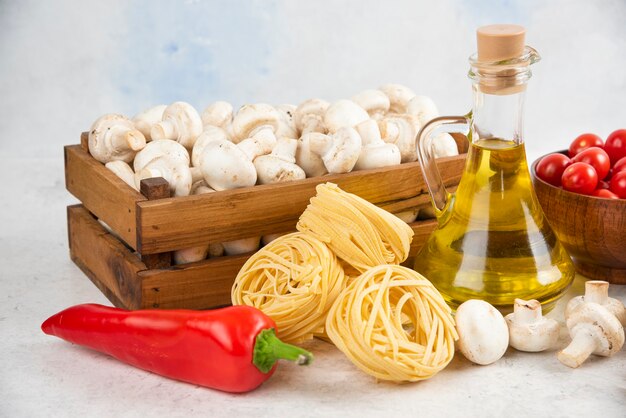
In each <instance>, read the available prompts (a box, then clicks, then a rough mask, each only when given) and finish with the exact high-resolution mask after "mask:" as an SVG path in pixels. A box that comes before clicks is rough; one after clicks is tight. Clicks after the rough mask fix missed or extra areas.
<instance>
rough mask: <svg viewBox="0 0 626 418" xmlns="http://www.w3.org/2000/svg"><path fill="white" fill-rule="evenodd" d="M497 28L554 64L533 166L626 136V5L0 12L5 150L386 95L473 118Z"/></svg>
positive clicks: (541, 102) (53, 152) (51, 5)
mask: <svg viewBox="0 0 626 418" xmlns="http://www.w3.org/2000/svg"><path fill="white" fill-rule="evenodd" d="M494 22H514V23H520V24H523V25H525V26H526V27H527V29H528V36H527V43H528V44H529V45H532V46H534V47H535V48H536V49H537V50H539V52H540V53H541V54H542V56H543V58H544V59H543V61H542V62H541V63H539V64H538V65H536V66H535V67H534V69H533V70H534V74H535V77H534V78H533V80H531V84H530V88H529V93H528V100H527V103H528V108H527V123H526V128H527V129H526V143H527V148H528V151H529V155H530V157H531V158H534V157H536V156H538V155H539V154H541V153H545V152H549V151H551V150H554V149H557V148H565V147H566V146H567V144H568V143H569V141H570V140H571V139H572V138H573V137H575V136H576V135H577V134H579V133H582V132H585V131H593V132H596V133H598V134H600V135H601V136H603V137H605V136H606V135H608V133H610V132H611V131H612V130H614V129H618V128H624V127H626V25H625V24H624V22H626V2H625V1H611V0H606V1H565V0H561V1H524V0H518V1H514V0H509V1H495V2H494V1H491V2H489V1H478V0H472V1H461V0H443V1H408V0H407V1H386V2H382V1H372V0H360V1H358V0H357V1H287V0H271V1H244V0H236V1H178V2H175V1H148V0H139V1H127V2H122V1H78V0H76V1H67V0H65V1H55V2H52V1H38V2H35V1H1V2H0V25H1V27H2V35H1V36H0V57H2V58H1V65H0V98H1V100H0V152H1V153H2V154H7V155H13V156H27V155H31V156H33V155H36V156H40V157H43V158H60V155H61V145H63V144H68V143H76V142H78V135H79V133H80V132H81V131H83V130H86V129H88V127H89V125H90V124H91V122H92V121H93V120H94V119H96V118H97V117H98V116H99V115H101V114H103V113H106V112H121V113H125V114H127V115H129V116H132V115H133V114H135V113H136V112H138V111H140V110H142V109H144V108H146V107H148V106H150V105H154V104H158V103H169V102H172V101H175V100H185V101H188V102H190V103H192V104H193V105H194V106H196V107H197V108H198V110H200V111H201V110H202V109H203V108H204V107H205V106H206V105H207V104H209V103H210V102H212V101H214V100H217V99H223V100H228V101H231V102H232V103H233V104H235V105H236V106H239V105H241V104H244V103H249V102H260V101H263V102H268V103H274V104H278V103H284V102H286V103H295V104H297V103H299V102H300V101H302V100H304V99H307V98H310V97H321V98H325V99H327V100H330V101H332V100H336V99H339V98H347V97H350V96H352V95H353V94H355V93H357V92H359V91H360V90H362V89H365V88H371V87H377V86H379V85H380V84H382V83H387V82H397V83H403V84H406V85H408V86H410V87H411V88H413V89H414V90H415V91H416V92H417V93H418V94H425V95H428V96H431V97H432V98H433V99H434V100H435V102H436V103H437V104H438V106H439V108H440V111H441V113H442V114H459V113H465V112H466V111H467V110H468V109H469V106H470V84H469V80H468V79H467V77H466V73H467V69H468V64H467V57H468V56H469V55H470V54H471V53H472V52H473V51H474V50H475V37H474V36H475V35H474V33H475V29H476V27H478V26H480V25H483V24H487V23H494Z"/></svg>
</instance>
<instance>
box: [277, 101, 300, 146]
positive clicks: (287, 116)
mask: <svg viewBox="0 0 626 418" xmlns="http://www.w3.org/2000/svg"><path fill="white" fill-rule="evenodd" d="M276 110H277V111H278V114H279V116H280V118H279V121H278V129H277V130H276V132H275V135H276V138H281V137H287V138H298V136H299V135H298V129H297V128H296V122H295V120H294V113H295V112H296V106H294V105H292V104H281V105H278V106H276Z"/></svg>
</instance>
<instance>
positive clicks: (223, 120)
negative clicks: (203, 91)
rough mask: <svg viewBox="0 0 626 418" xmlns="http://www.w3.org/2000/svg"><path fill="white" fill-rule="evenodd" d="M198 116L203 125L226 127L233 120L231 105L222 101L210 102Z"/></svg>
mask: <svg viewBox="0 0 626 418" xmlns="http://www.w3.org/2000/svg"><path fill="white" fill-rule="evenodd" d="M200 118H201V119H202V124H203V125H204V127H207V126H217V127H218V128H226V126H228V125H230V124H231V123H232V121H233V105H231V104H230V103H228V102H223V101H217V102H214V103H211V104H210V105H208V106H207V107H206V109H204V111H203V112H202V115H201V117H200Z"/></svg>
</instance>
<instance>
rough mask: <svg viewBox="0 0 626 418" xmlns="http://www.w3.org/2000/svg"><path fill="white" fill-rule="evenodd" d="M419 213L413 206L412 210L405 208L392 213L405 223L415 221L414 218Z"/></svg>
mask: <svg viewBox="0 0 626 418" xmlns="http://www.w3.org/2000/svg"><path fill="white" fill-rule="evenodd" d="M419 213H420V210H419V208H415V209H412V210H405V211H402V212H397V213H394V215H396V216H397V217H398V218H400V219H401V220H403V221H404V222H405V223H407V224H410V223H412V222H415V220H416V219H417V215H419Z"/></svg>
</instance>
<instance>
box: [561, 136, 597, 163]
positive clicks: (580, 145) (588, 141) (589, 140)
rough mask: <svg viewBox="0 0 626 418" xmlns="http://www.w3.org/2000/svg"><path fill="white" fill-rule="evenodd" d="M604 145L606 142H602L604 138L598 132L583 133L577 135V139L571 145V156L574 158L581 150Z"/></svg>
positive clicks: (569, 152)
mask: <svg viewBox="0 0 626 418" xmlns="http://www.w3.org/2000/svg"><path fill="white" fill-rule="evenodd" d="M603 146H604V142H602V138H600V137H599V136H598V135H596V134H582V135H579V136H578V137H576V139H575V140H573V141H572V143H571V144H570V146H569V151H568V154H569V157H570V158H572V157H574V156H575V155H576V154H578V153H579V152H581V151H583V150H586V149H587V148H591V147H600V148H602V147H603Z"/></svg>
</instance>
